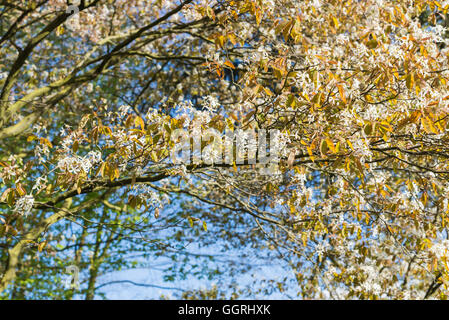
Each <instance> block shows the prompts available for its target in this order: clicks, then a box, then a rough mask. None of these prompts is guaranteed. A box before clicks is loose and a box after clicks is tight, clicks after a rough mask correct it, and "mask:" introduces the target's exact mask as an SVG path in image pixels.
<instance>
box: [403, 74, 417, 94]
mask: <svg viewBox="0 0 449 320" xmlns="http://www.w3.org/2000/svg"><path fill="white" fill-rule="evenodd" d="M405 84H406V86H407V88H408V89H409V90H412V89H413V87H414V86H415V77H414V76H413V73H409V74H408V75H407V77H406V78H405Z"/></svg>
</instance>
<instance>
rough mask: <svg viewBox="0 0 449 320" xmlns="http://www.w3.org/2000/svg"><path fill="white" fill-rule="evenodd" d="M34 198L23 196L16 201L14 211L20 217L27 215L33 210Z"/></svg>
mask: <svg viewBox="0 0 449 320" xmlns="http://www.w3.org/2000/svg"><path fill="white" fill-rule="evenodd" d="M33 204H34V198H33V196H32V195H25V196H23V197H21V198H19V199H18V200H17V201H16V205H15V207H14V211H15V212H18V213H20V214H22V215H28V214H29V213H30V212H31V209H33Z"/></svg>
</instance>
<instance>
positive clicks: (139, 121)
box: [134, 116, 145, 130]
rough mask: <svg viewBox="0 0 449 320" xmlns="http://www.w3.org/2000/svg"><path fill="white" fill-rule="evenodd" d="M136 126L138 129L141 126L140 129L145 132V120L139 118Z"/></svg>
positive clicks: (135, 122)
mask: <svg viewBox="0 0 449 320" xmlns="http://www.w3.org/2000/svg"><path fill="white" fill-rule="evenodd" d="M134 124H135V125H136V127H138V126H140V128H141V129H142V130H145V122H144V121H143V119H142V118H141V117H139V116H137V117H136V118H135V119H134Z"/></svg>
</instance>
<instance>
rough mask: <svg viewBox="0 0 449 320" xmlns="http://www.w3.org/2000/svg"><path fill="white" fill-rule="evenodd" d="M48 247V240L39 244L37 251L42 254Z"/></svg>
mask: <svg viewBox="0 0 449 320" xmlns="http://www.w3.org/2000/svg"><path fill="white" fill-rule="evenodd" d="M46 245H47V240H45V241H43V242H41V243H39V245H38V246H37V250H38V251H39V252H42V250H43V249H44V248H45V246H46Z"/></svg>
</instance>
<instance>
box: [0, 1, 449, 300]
mask: <svg viewBox="0 0 449 320" xmlns="http://www.w3.org/2000/svg"><path fill="white" fill-rule="evenodd" d="M0 8H1V12H0V17H1V22H0V35H1V37H0V53H1V57H2V59H1V61H0V87H1V92H0V128H1V129H0V148H1V159H0V160H1V162H0V165H1V169H0V177H1V183H2V184H1V185H0V188H1V193H2V196H1V203H0V206H1V208H2V212H1V214H0V222H1V226H0V236H1V239H2V240H1V243H0V245H1V246H2V248H3V250H2V252H1V256H0V261H1V263H2V264H1V266H2V268H1V272H2V274H3V276H2V278H1V286H0V291H2V294H3V296H4V297H5V298H29V297H33V298H45V297H47V298H48V297H54V298H61V299H67V298H71V297H73V294H74V290H66V289H64V288H62V282H61V279H60V277H61V272H60V269H61V268H63V267H65V266H68V265H70V264H75V265H77V266H79V267H80V268H81V270H82V273H83V279H85V281H84V282H83V283H82V289H81V292H82V293H83V294H84V295H85V298H86V299H92V298H94V297H95V295H96V294H99V293H98V288H99V285H98V283H97V282H98V278H99V276H101V275H103V274H107V273H109V272H113V271H117V270H120V269H124V268H135V267H136V266H138V265H139V264H140V263H141V260H139V259H137V260H136V259H135V257H136V256H138V257H141V258H148V257H158V256H165V257H170V258H172V259H173V260H174V261H176V264H175V267H174V268H173V269H171V270H167V279H168V280H173V281H174V280H176V279H177V278H183V277H186V276H188V275H195V276H197V277H208V278H218V279H220V281H222V280H223V279H225V278H226V277H232V276H233V275H235V274H239V273H243V272H246V271H248V270H249V269H251V267H252V266H251V263H250V261H254V259H261V260H263V261H271V262H273V261H275V264H281V261H284V262H285V263H286V264H287V265H288V266H289V268H290V269H289V270H286V271H285V272H286V274H287V273H288V272H293V273H294V277H295V280H296V283H294V284H292V283H291V282H289V281H288V279H287V277H286V278H285V281H279V282H277V283H272V282H269V281H268V283H269V289H268V290H278V291H279V292H281V293H282V292H286V291H287V290H289V292H291V290H293V291H294V292H295V293H296V294H297V296H298V297H301V298H315V299H317V298H333V299H351V298H358V299H422V298H438V299H447V297H448V291H447V289H448V286H449V265H448V257H449V255H448V250H449V240H448V232H447V224H448V223H449V207H448V198H449V182H448V181H449V180H448V177H449V162H448V159H449V149H448V148H449V147H448V145H449V144H448V143H449V135H448V134H449V118H448V112H449V102H448V101H449V95H448V93H447V86H448V84H447V81H448V79H447V78H448V72H449V68H448V55H449V51H448V48H447V47H446V43H447V40H446V33H447V26H448V25H449V24H448V21H449V16H448V12H447V11H448V9H449V3H447V1H430V0H415V1H411V0H402V1H383V0H365V1H352V0H330V1H321V0H313V1H310V0H303V1H291V0H267V1H262V0H240V1H239V0H233V1H231V0H195V1H194V0H185V1H165V0H152V1H146V0H145V1H144V0H116V1H107V0H90V1H89V0H83V1H80V2H79V3H77V4H76V8H77V10H76V11H77V12H75V14H73V13H74V12H73V11H70V10H67V8H68V7H67V3H66V1H63V0H28V1H21V2H20V3H19V4H17V1H2V2H0ZM72 8H73V7H72ZM207 129H214V130H215V131H216V132H219V134H221V135H223V136H224V135H225V133H226V132H230V131H231V132H238V130H240V129H252V130H256V131H258V132H260V131H262V130H274V129H276V130H278V131H279V136H278V140H277V143H278V147H279V152H280V160H279V163H278V166H277V170H278V172H277V174H273V175H267V174H266V172H265V171H263V170H262V169H264V166H263V165H261V164H250V163H248V161H247V162H245V163H236V161H231V162H230V163H221V164H217V163H215V164H214V163H209V162H208V161H205V160H204V158H203V159H202V160H201V161H198V162H192V163H186V164H177V163H174V162H173V161H172V160H173V157H172V155H173V154H172V153H173V151H174V150H176V149H177V147H179V141H178V140H173V139H172V137H173V133H174V132H177V130H178V131H179V130H185V131H184V132H191V133H192V141H191V140H190V139H189V140H188V142H189V146H190V143H192V144H194V143H195V142H194V141H193V140H195V137H199V136H201V132H202V131H205V130H207ZM215 142H216V141H215ZM215 147H216V145H215V144H214V140H213V139H212V140H210V141H204V140H203V142H202V143H201V146H200V150H201V152H202V153H203V154H207V155H211V154H214V152H216V149H215ZM248 147H249V149H251V148H252V146H251V145H248ZM252 151H255V150H252ZM249 154H250V152H248V155H249ZM247 160H248V159H247ZM264 172H265V173H264ZM72 236H73V239H72V238H71V237H72ZM69 239H70V240H69ZM187 243H195V244H196V245H197V246H198V247H202V248H215V247H217V246H219V247H220V248H221V250H222V251H223V253H226V252H229V251H230V250H234V249H240V250H239V259H240V261H245V259H246V261H247V262H248V263H247V264H232V263H229V264H227V263H222V268H221V270H217V269H216V268H214V267H213V264H209V263H207V262H206V261H205V260H210V261H217V259H218V257H217V256H214V255H211V256H208V257H207V259H205V260H202V259H204V257H199V256H198V255H195V254H193V253H192V252H189V251H188V250H187V249H186V244H187ZM36 256H38V257H39V259H36V258H35V257H36ZM133 257H134V258H133ZM250 257H252V258H254V259H252V258H250ZM198 259H199V260H198ZM198 261H199V262H198ZM37 268H39V270H41V271H43V272H42V273H41V272H39V273H38V274H36V272H35V270H36V269H37ZM8 285H9V286H8ZM259 285H261V284H260V283H254V285H253V286H252V287H251V288H238V286H237V287H236V286H235V284H230V285H229V288H228V289H227V290H228V291H226V290H225V289H224V288H225V287H226V286H224V285H223V286H221V287H220V286H216V287H213V288H210V289H206V290H203V291H199V292H194V291H188V292H185V293H183V295H182V297H184V298H188V297H192V298H199V297H200V298H207V297H212V298H218V297H220V298H224V297H230V298H237V297H239V296H241V294H242V292H244V291H245V290H246V294H247V295H248V296H252V295H255V294H256V293H258V292H264V291H263V290H262V286H259ZM223 290H224V291H223ZM265 293H268V291H265Z"/></svg>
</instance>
